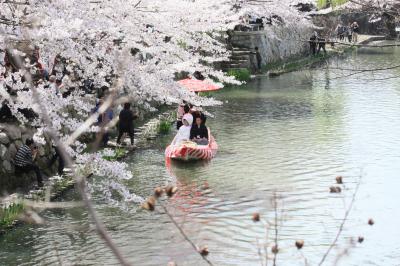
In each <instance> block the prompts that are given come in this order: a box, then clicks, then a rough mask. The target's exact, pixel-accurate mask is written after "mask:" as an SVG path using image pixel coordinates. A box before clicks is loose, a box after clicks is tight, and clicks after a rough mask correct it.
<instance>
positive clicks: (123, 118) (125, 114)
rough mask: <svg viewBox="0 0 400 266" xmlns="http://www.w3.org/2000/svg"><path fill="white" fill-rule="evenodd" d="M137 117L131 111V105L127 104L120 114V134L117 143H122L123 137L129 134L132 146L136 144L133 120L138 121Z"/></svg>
mask: <svg viewBox="0 0 400 266" xmlns="http://www.w3.org/2000/svg"><path fill="white" fill-rule="evenodd" d="M136 118H137V116H136V115H134V114H133V112H132V110H131V104H130V103H125V104H124V109H122V110H121V112H120V113H119V126H118V127H119V134H118V138H117V143H118V144H120V143H121V137H122V135H123V134H124V133H127V134H128V135H129V137H130V139H131V145H132V146H133V145H134V144H135V143H134V135H133V134H134V131H133V120H134V119H136Z"/></svg>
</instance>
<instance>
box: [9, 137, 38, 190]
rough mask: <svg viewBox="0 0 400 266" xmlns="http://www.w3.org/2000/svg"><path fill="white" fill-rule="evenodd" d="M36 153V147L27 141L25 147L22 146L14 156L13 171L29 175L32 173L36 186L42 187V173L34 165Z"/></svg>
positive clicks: (31, 140)
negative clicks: (34, 176) (33, 173)
mask: <svg viewBox="0 0 400 266" xmlns="http://www.w3.org/2000/svg"><path fill="white" fill-rule="evenodd" d="M37 152H38V147H37V146H36V145H35V143H34V142H33V139H27V140H26V141H25V145H22V146H21V147H20V148H19V149H18V151H17V153H16V154H15V158H14V164H15V170H16V172H18V173H29V172H30V171H34V172H35V174H36V179H37V182H38V186H39V187H42V186H43V178H42V173H41V172H40V169H39V167H38V166H37V165H36V164H35V163H34V160H35V157H36V154H37Z"/></svg>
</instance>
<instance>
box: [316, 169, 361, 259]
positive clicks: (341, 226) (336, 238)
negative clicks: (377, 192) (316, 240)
mask: <svg viewBox="0 0 400 266" xmlns="http://www.w3.org/2000/svg"><path fill="white" fill-rule="evenodd" d="M361 179H362V175H360V177H359V180H358V182H357V185H356V188H355V190H354V193H353V196H352V198H351V201H350V204H349V207H348V208H347V210H346V212H345V214H344V217H343V219H342V223H341V224H340V226H339V230H338V231H337V233H336V236H335V238H334V239H333V242H332V243H331V244H330V245H329V248H328V249H327V250H326V252H325V254H324V255H323V257H322V259H321V261H320V262H319V263H318V266H321V265H322V264H323V263H324V262H325V260H326V258H327V257H328V255H329V253H330V252H331V250H332V249H333V247H335V246H336V243H337V241H338V239H339V237H340V235H341V234H342V232H343V228H344V225H345V223H346V221H347V218H348V216H349V214H350V212H351V209H352V208H353V204H354V202H355V199H356V195H357V192H358V189H359V187H360V184H361Z"/></svg>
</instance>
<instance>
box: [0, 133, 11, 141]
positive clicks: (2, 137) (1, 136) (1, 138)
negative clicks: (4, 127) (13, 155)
mask: <svg viewBox="0 0 400 266" xmlns="http://www.w3.org/2000/svg"><path fill="white" fill-rule="evenodd" d="M0 143H1V144H8V143H10V139H9V138H8V136H7V134H6V133H4V132H1V133H0Z"/></svg>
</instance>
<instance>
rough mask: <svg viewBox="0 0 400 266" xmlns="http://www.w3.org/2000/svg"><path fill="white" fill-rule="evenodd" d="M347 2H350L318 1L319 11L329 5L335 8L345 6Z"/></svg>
mask: <svg viewBox="0 0 400 266" xmlns="http://www.w3.org/2000/svg"><path fill="white" fill-rule="evenodd" d="M346 2H348V0H318V1H317V7H318V9H323V8H326V7H328V6H329V5H331V6H333V7H335V6H340V5H343V4H344V3H346Z"/></svg>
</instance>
